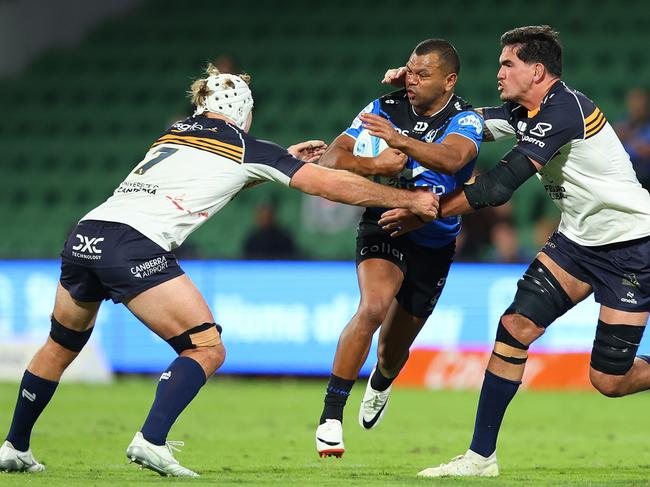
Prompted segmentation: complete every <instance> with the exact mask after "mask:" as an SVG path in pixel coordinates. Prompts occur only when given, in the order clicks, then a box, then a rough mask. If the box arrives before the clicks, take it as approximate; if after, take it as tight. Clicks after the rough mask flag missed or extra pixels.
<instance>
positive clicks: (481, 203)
mask: <svg viewBox="0 0 650 487" xmlns="http://www.w3.org/2000/svg"><path fill="white" fill-rule="evenodd" d="M485 183H486V181H481V180H479V179H478V178H477V180H476V182H474V184H468V185H467V186H465V196H466V197H467V201H468V202H469V204H470V205H471V207H472V208H474V209H475V210H478V209H480V208H485V207H486V206H501V205H503V204H505V203H507V202H508V201H510V198H512V193H513V190H512V189H511V188H508V187H506V186H504V185H503V184H499V183H496V184H485Z"/></svg>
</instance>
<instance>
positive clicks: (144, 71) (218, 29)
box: [0, 0, 650, 259]
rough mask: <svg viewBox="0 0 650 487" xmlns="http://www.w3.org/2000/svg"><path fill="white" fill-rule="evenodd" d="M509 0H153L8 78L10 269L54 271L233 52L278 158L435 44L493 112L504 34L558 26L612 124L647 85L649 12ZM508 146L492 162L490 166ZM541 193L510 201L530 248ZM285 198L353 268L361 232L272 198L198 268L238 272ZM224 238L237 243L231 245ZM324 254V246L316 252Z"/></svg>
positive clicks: (295, 199)
mask: <svg viewBox="0 0 650 487" xmlns="http://www.w3.org/2000/svg"><path fill="white" fill-rule="evenodd" d="M522 5H523V4H522V3H521V2H517V1H514V0H500V1H496V0H488V1H463V2H445V3H439V2H437V3H435V4H433V3H431V2H427V1H422V0H418V1H413V2H409V3H408V5H400V4H395V3H392V2H391V3H388V2H371V1H370V0H360V1H357V2H343V1H342V0H337V1H324V2H309V3H307V2H300V1H297V0H289V1H279V0H277V1H275V0H274V1H272V0H266V1H260V0H245V1H239V2H229V3H223V2H215V1H207V0H199V1H195V2H192V4H191V7H188V6H187V5H186V4H183V3H182V2H172V1H168V0H162V1H150V2H147V3H145V4H144V5H143V6H141V7H139V8H137V10H135V11H133V12H132V13H131V14H129V15H128V16H125V17H122V18H118V19H113V20H111V21H108V22H106V23H104V24H103V25H101V26H100V27H99V28H97V29H95V31H94V32H93V33H92V34H91V35H90V36H89V37H88V38H86V39H85V41H84V42H83V43H81V44H80V45H79V46H77V47H75V48H69V49H56V50H49V51H46V52H44V53H43V54H42V55H41V56H40V58H39V59H38V60H37V61H36V62H34V63H33V64H32V65H31V66H30V67H29V68H28V69H27V70H26V71H25V72H24V73H22V74H21V75H20V76H18V77H16V78H12V79H4V80H0V106H2V107H3V110H2V112H3V114H4V120H3V123H2V124H1V125H0V140H1V141H2V153H3V155H2V169H3V178H2V179H1V180H0V181H1V182H0V187H1V188H2V190H1V191H0V218H1V220H2V222H3V229H4V231H3V238H2V239H0V257H1V258H12V257H27V258H41V257H47V258H49V257H55V256H57V255H58V252H59V251H60V249H61V246H62V243H63V239H64V238H65V235H66V232H67V231H68V230H69V229H70V228H71V227H72V225H73V224H74V223H75V221H76V220H77V219H78V218H79V217H81V216H82V215H83V214H84V212H86V211H87V210H89V209H90V208H92V207H93V206H96V205H97V204H99V203H100V202H101V201H103V200H104V199H105V198H107V197H108V196H109V195H110V194H111V191H112V190H113V188H114V187H115V186H116V185H117V184H118V183H119V182H120V180H121V179H122V178H123V177H124V176H125V175H126V173H127V172H128V171H129V170H130V168H131V167H132V166H133V165H134V164H135V163H137V162H138V161H139V160H140V159H141V158H142V156H143V155H144V153H145V151H146V150H147V148H148V145H149V144H150V143H151V142H152V141H153V140H154V139H155V138H156V137H157V135H158V134H159V133H160V132H161V131H162V130H164V128H165V126H166V125H167V124H169V123H170V122H172V121H174V120H175V119H178V118H180V117H182V116H183V115H184V114H187V113H189V110H190V106H189V103H188V101H187V100H186V98H184V92H185V90H187V89H188V87H189V84H190V82H191V79H193V78H194V77H198V76H199V75H200V74H201V68H202V67H203V66H204V65H205V63H206V61H209V60H211V59H214V58H215V56H218V55H221V54H228V55H230V56H232V57H233V58H235V59H236V61H237V63H238V64H239V65H240V66H241V67H242V68H243V69H244V70H245V71H247V72H250V73H251V74H252V76H253V84H252V87H253V92H254V96H255V102H256V106H255V120H254V123H253V130H252V132H253V133H254V134H255V135H257V136H259V137H262V138H268V139H271V140H274V141H276V142H278V143H280V144H285V145H289V144H291V143H294V142H297V141H300V140H303V139H307V138H322V139H325V140H328V141H329V140H331V139H332V138H334V137H335V136H336V135H337V134H338V133H340V131H342V130H343V129H345V128H346V126H347V124H348V123H349V122H350V121H351V120H352V118H353V117H354V116H355V115H356V113H357V111H358V110H359V109H360V108H362V107H363V106H365V105H366V104H367V103H368V101H370V100H371V99H372V98H374V97H376V96H378V95H380V94H381V93H383V92H384V91H385V89H384V87H382V86H381V85H379V83H378V80H379V78H380V76H381V75H382V74H383V72H384V70H385V69H386V68H387V67H390V66H396V65H399V64H401V63H403V62H404V61H405V59H406V58H407V56H408V54H409V52H410V50H411V49H412V47H413V46H414V45H415V44H416V43H417V42H418V41H420V40H422V39H424V38H427V37H443V38H447V39H449V40H450V41H452V42H453V43H454V44H455V45H456V47H457V49H458V50H459V52H460V55H461V60H462V64H463V66H462V71H461V77H460V83H459V85H458V90H457V91H458V93H459V94H461V96H463V97H464V98H466V99H467V100H469V101H471V102H472V103H473V104H474V105H475V106H483V105H490V104H496V103H498V98H497V93H496V89H495V88H496V78H495V75H496V70H497V65H498V63H497V58H498V54H499V51H500V49H499V42H498V41H499V39H498V38H499V35H500V34H501V33H502V32H503V31H504V30H507V29H509V28H512V27H514V26H518V25H525V24H532V23H551V24H552V25H553V26H554V27H555V28H556V29H558V30H559V31H560V33H561V35H562V38H563V42H564V45H565V51H566V59H565V75H564V78H565V80H566V81H567V82H568V83H569V84H572V85H573V86H575V87H576V88H578V89H580V90H582V91H584V92H586V93H587V95H588V96H590V97H591V98H593V99H594V100H595V101H596V102H597V104H598V105H599V106H600V107H601V108H602V109H603V111H605V113H606V114H607V115H608V118H609V119H610V120H616V118H617V117H619V116H620V114H621V113H622V112H623V106H622V100H623V96H624V93H625V91H626V90H627V89H629V88H630V87H632V86H635V85H639V84H641V85H643V84H647V81H648V79H650V51H649V50H648V48H647V45H646V44H647V43H646V42H642V39H641V38H640V37H644V38H645V36H646V35H647V34H646V32H647V29H648V25H650V10H649V9H647V8H646V6H645V3H644V2H642V1H641V0H633V1H628V2H626V3H625V7H624V8H625V10H626V11H627V12H633V14H631V15H629V16H626V17H625V22H623V21H622V20H623V17H621V16H620V15H618V14H617V13H618V12H619V10H620V8H621V6H620V5H619V4H617V3H615V2H608V1H605V0H590V1H587V0H577V1H574V2H560V1H557V0H554V1H547V2H540V4H539V5H537V6H535V5H527V6H526V7H525V11H522ZM508 148H509V146H508V145H507V144H506V145H504V144H498V145H494V146H492V145H490V144H486V145H485V146H484V148H483V151H482V155H481V158H480V162H479V165H480V166H482V167H485V166H489V165H490V164H491V163H492V162H493V161H494V160H495V158H496V157H498V156H500V155H501V154H502V153H503V152H504V151H505V150H507V149H508ZM539 191H541V188H540V187H539V185H536V184H534V183H533V184H530V183H528V184H526V186H525V188H524V189H522V191H520V192H519V193H518V194H517V195H516V196H515V200H514V206H515V209H516V215H515V216H516V222H517V225H518V227H519V228H520V229H521V231H522V235H523V238H524V243H530V239H531V236H530V233H531V222H530V221H529V220H530V218H529V215H530V214H531V212H532V211H533V208H531V205H534V204H536V203H533V202H534V201H537V198H536V194H539V193H536V192H539ZM270 195H273V196H274V197H276V198H279V201H280V206H279V210H278V211H279V218H280V220H281V221H282V222H283V224H284V225H285V226H288V227H290V228H292V229H294V231H295V232H296V235H297V240H298V242H299V244H300V245H301V247H302V248H303V249H310V251H309V255H312V256H313V257H315V258H319V259H327V258H333V259H341V258H351V257H352V256H353V248H354V233H355V232H354V228H352V227H351V228H349V229H348V230H345V231H342V232H338V233H336V234H333V235H328V234H322V233H316V232H313V231H312V232H308V231H304V230H301V229H300V228H299V221H300V212H301V202H302V196H301V195H300V194H299V193H298V192H295V191H289V190H286V189H283V188H281V187H279V186H276V187H274V186H273V185H271V184H266V185H263V186H261V187H258V188H256V189H254V190H252V191H246V192H243V193H242V194H240V195H239V196H238V197H237V198H236V199H235V200H234V201H233V202H232V203H231V205H229V206H228V207H227V208H226V209H225V210H223V211H222V212H221V213H220V214H219V215H218V216H217V217H216V218H214V219H213V220H212V221H210V222H209V223H208V224H207V225H205V226H204V227H202V228H201V229H199V230H198V231H197V232H196V234H195V235H193V237H192V238H191V241H193V242H194V245H195V246H196V249H197V252H198V254H199V255H201V256H203V257H213V258H236V257H238V256H239V254H240V248H241V241H242V239H243V238H244V236H245V235H246V233H247V232H248V230H249V229H250V227H251V225H252V222H253V210H254V208H255V204H256V201H258V199H260V198H265V197H269V196H270ZM224 235H227V238H224ZM316 244H318V245H316Z"/></svg>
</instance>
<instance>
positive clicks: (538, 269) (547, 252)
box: [381, 26, 650, 477]
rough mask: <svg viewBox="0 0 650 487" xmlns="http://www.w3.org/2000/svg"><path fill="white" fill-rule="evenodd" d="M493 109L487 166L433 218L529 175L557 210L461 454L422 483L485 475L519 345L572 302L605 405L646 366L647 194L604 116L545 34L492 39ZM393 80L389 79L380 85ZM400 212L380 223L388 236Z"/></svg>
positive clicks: (524, 32) (649, 371) (644, 383)
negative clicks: (585, 326)
mask: <svg viewBox="0 0 650 487" xmlns="http://www.w3.org/2000/svg"><path fill="white" fill-rule="evenodd" d="M501 45H502V48H503V49H502V51H501V56H500V58H499V63H500V65H501V67H500V69H499V72H498V74H497V80H498V88H499V92H500V94H501V99H502V100H503V101H504V102H505V103H504V104H503V105H502V106H500V107H498V108H485V109H483V110H482V113H483V115H484V117H485V124H486V136H485V138H486V140H487V139H488V138H495V139H499V138H502V137H505V136H514V137H515V138H516V140H517V144H516V145H515V146H514V147H513V149H512V150H511V151H510V152H509V153H508V154H506V155H505V156H504V157H503V160H501V161H500V162H499V164H498V165H497V166H495V167H494V168H492V169H491V170H489V171H488V172H486V173H485V174H482V175H480V176H478V177H477V178H476V179H475V180H474V181H471V182H470V184H468V185H466V186H465V188H463V189H462V190H459V191H457V192H456V193H454V194H452V195H450V196H449V197H448V198H445V199H444V201H441V207H440V213H441V215H442V216H443V217H446V216H449V215H458V214H464V213H467V212H470V211H472V210H475V209H479V208H483V207H485V206H497V205H500V204H503V203H505V202H506V201H508V200H509V199H510V196H511V195H512V193H513V191H515V190H516V189H517V188H518V187H519V186H520V185H521V184H522V183H523V182H524V181H526V180H527V179H528V178H529V177H531V176H533V175H537V177H538V179H539V180H540V181H541V182H542V184H543V185H544V189H545V190H546V192H547V193H548V195H549V197H550V198H551V199H552V200H553V201H554V202H555V203H556V204H557V206H558V208H559V209H560V211H561V221H560V224H559V228H558V229H557V231H556V232H555V233H554V234H553V235H552V236H551V237H550V238H549V240H548V242H547V243H546V244H545V246H544V247H543V248H542V249H541V251H540V253H539V254H538V255H537V257H536V259H535V260H534V261H533V263H532V264H531V265H530V267H529V268H528V270H527V271H526V272H525V274H524V276H523V277H522V279H520V280H519V283H518V285H517V292H516V295H515V298H514V301H513V303H512V304H511V305H510V307H509V308H508V309H507V310H506V311H505V312H504V314H503V316H502V317H501V320H500V322H499V325H498V329H497V336H496V342H495V345H494V350H493V352H492V355H491V357H490V361H489V363H488V367H487V371H486V373H485V379H484V382H483V387H482V389H481V395H480V398H479V404H478V410H477V414H476V423H475V426H474V436H473V438H472V442H471V445H470V448H469V450H468V451H467V452H466V453H465V454H464V455H460V456H459V457H456V458H455V459H453V460H452V461H451V462H450V463H447V464H443V465H441V466H439V467H433V468H428V469H425V470H423V471H422V472H420V473H419V475H420V476H423V477H444V476H496V475H498V474H499V468H498V464H497V459H496V443H497V435H498V432H499V427H500V425H501V421H502V419H503V416H504V414H505V411H506V408H507V406H508V404H509V403H510V401H511V400H512V398H513V397H514V395H515V393H516V392H517V389H518V387H519V384H520V383H521V378H522V376H523V373H524V367H525V365H526V358H527V350H528V347H529V345H530V344H531V343H532V342H534V341H535V340H536V339H537V338H539V337H540V336H541V335H542V334H543V333H544V331H545V330H546V328H547V327H548V326H549V325H550V324H551V323H552V322H553V321H555V320H556V319H557V318H558V317H560V316H562V315H563V314H564V313H566V312H567V311H568V310H569V309H570V308H571V307H573V306H574V305H575V304H576V303H578V302H580V301H582V300H583V299H585V298H586V297H587V296H589V295H590V294H592V293H593V294H594V298H595V300H596V302H597V303H599V304H600V314H599V316H598V325H597V327H596V336H595V340H594V344H593V350H592V353H591V368H590V371H589V376H590V379H591V383H592V384H593V386H594V387H595V388H596V389H597V390H598V391H600V392H601V393H602V394H604V395H606V396H609V397H619V396H625V395H628V394H634V393H635V392H640V391H644V390H647V389H649V388H650V357H649V356H636V357H635V355H636V352H637V349H638V347H639V343H640V341H641V337H642V336H643V331H644V329H645V325H646V322H647V320H648V314H649V311H650V195H649V194H648V192H647V191H646V190H645V189H643V188H642V187H641V185H640V184H639V182H638V180H637V178H636V174H635V173H634V170H633V168H632V163H631V162H630V158H629V156H628V154H627V153H626V152H625V150H624V149H623V146H622V144H621V142H620V141H619V139H618V138H617V136H616V134H615V133H614V130H613V129H612V127H611V126H610V124H609V123H608V122H607V119H606V118H605V115H604V114H603V113H602V112H601V111H600V109H599V108H598V107H597V106H596V105H595V104H594V103H593V102H592V101H591V100H590V99H589V98H587V97H586V96H585V95H583V94H582V93H580V92H578V91H576V90H574V89H572V88H570V87H569V86H567V85H566V84H565V83H564V82H563V81H562V80H561V79H560V77H561V75H562V47H561V45H560V41H559V37H558V35H557V33H556V32H554V31H553V30H552V29H551V28H550V27H549V26H529V27H520V28H517V29H513V30H511V31H508V32H506V33H505V34H503V36H501ZM395 79H400V73H399V72H398V71H395V70H392V71H389V72H388V73H387V76H386V78H385V81H391V80H395ZM401 213H402V212H401V211H400V210H396V211H393V212H390V213H388V214H385V215H384V216H383V217H382V220H381V222H382V224H383V225H384V227H385V228H387V229H389V230H392V231H394V233H395V234H396V235H399V234H400V233H401V232H402V231H403V230H398V229H397V228H398V227H399V226H401V225H402V224H401V223H400V222H401V221H402V219H401V217H400V214H401Z"/></svg>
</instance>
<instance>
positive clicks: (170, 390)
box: [141, 323, 225, 446]
mask: <svg viewBox="0 0 650 487" xmlns="http://www.w3.org/2000/svg"><path fill="white" fill-rule="evenodd" d="M167 342H168V343H169V344H170V345H171V346H172V348H174V350H175V351H176V352H177V353H178V354H185V353H187V354H188V355H192V356H186V355H181V356H179V357H178V358H176V360H174V361H173V362H172V363H171V364H170V365H169V367H168V368H167V370H165V371H164V372H163V373H162V374H161V376H160V379H159V381H158V387H157V388H156V397H155V399H154V402H153V405H152V406H151V410H150V411H149V415H148V416H147V419H146V421H145V422H144V425H143V426H142V429H141V431H142V435H143V437H144V439H145V440H146V441H148V442H150V443H152V444H153V445H157V446H163V445H165V444H166V443H165V442H166V440H167V434H168V433H169V430H170V429H171V427H172V425H173V424H174V422H175V421H176V418H178V416H179V415H180V414H181V412H182V411H183V410H184V409H185V408H186V407H187V405H188V404H189V403H190V402H191V401H192V399H194V397H195V396H196V395H197V394H198V392H199V390H200V389H201V387H203V385H204V384H205V382H206V377H207V375H206V374H208V373H209V374H210V375H212V373H214V371H215V370H216V368H217V367H218V366H219V365H221V362H222V361H223V358H224V357H225V350H224V348H223V344H222V343H221V327H220V326H219V325H217V324H216V323H203V324H201V325H198V326H195V327H193V328H190V329H189V330H186V331H185V332H183V333H182V334H180V335H178V336H176V337H173V338H170V339H169V340H167Z"/></svg>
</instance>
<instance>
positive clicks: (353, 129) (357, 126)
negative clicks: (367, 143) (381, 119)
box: [343, 100, 381, 140]
mask: <svg viewBox="0 0 650 487" xmlns="http://www.w3.org/2000/svg"><path fill="white" fill-rule="evenodd" d="M362 113H374V114H376V115H381V112H380V107H379V100H374V101H371V102H370V103H368V105H366V107H365V108H364V109H363V110H361V111H360V112H359V115H361V114H362ZM359 115H357V116H356V117H355V118H354V120H352V124H351V125H350V126H349V127H348V128H347V129H346V130H345V132H343V133H344V134H347V135H349V136H350V137H352V138H353V139H354V140H357V137H359V133H361V131H362V130H363V126H362V125H361V119H360V118H359Z"/></svg>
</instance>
